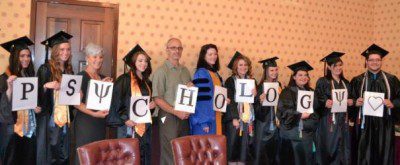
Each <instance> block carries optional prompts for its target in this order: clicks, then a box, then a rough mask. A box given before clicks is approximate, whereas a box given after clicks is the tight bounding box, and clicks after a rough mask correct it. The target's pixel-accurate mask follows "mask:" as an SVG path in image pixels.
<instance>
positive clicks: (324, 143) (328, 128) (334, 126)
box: [315, 77, 352, 165]
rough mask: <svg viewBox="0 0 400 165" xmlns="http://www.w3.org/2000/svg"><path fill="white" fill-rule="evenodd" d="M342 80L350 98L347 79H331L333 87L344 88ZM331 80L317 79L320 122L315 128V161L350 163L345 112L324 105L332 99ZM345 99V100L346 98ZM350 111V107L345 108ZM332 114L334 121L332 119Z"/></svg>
mask: <svg viewBox="0 0 400 165" xmlns="http://www.w3.org/2000/svg"><path fill="white" fill-rule="evenodd" d="M343 82H344V84H345V85H346V89H347V91H348V94H349V95H348V99H352V97H351V95H350V90H351V88H350V83H349V81H347V80H341V81H340V82H339V83H338V82H337V81H333V84H334V86H335V89H345V87H344V86H343ZM331 84H332V83H331V80H329V79H327V78H326V77H321V78H320V79H318V81H317V86H316V89H315V96H316V97H317V99H318V102H319V105H321V106H320V107H319V108H320V110H318V112H320V122H319V125H318V130H317V132H316V133H317V143H316V149H317V162H318V163H319V164H343V165H345V164H351V154H350V153H351V148H350V147H351V146H350V132H349V125H348V121H347V113H335V114H333V113H331V109H328V108H326V107H325V106H324V105H325V103H326V101H327V100H328V99H330V100H332V85H331ZM346 101H347V100H346ZM347 110H348V111H351V109H349V108H348V109H347ZM333 115H335V116H334V119H335V123H333V121H332V119H333V118H332V117H333Z"/></svg>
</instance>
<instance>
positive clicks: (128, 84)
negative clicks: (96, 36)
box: [106, 45, 156, 165]
mask: <svg viewBox="0 0 400 165" xmlns="http://www.w3.org/2000/svg"><path fill="white" fill-rule="evenodd" d="M150 60H151V59H150V56H149V55H148V54H147V53H146V52H145V51H144V50H143V49H142V48H141V47H140V46H139V45H136V46H135V47H134V48H133V49H132V50H131V51H130V52H129V53H128V54H127V55H126V56H125V58H124V62H125V64H126V65H128V66H129V67H130V68H131V69H130V71H129V72H128V73H125V74H122V75H121V76H119V77H118V78H117V80H116V81H115V83H114V89H113V98H112V103H111V109H110V112H109V115H108V116H107V118H106V121H107V124H108V125H109V126H112V127H118V129H117V137H118V138H132V137H135V138H138V139H139V143H140V162H141V164H143V165H149V164H151V123H136V122H135V121H133V120H132V119H131V118H130V113H131V112H130V111H129V109H130V108H129V107H130V100H131V97H132V96H150V98H151V94H152V92H151V90H152V88H151V86H152V84H151V82H150V80H149V76H150V74H151V63H150ZM155 106H156V105H155V103H154V101H151V102H150V104H149V109H150V110H152V109H154V108H155Z"/></svg>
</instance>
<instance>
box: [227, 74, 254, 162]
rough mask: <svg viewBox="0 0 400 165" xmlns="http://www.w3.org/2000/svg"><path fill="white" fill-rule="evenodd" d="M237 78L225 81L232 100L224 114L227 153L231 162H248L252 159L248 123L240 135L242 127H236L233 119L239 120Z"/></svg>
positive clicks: (244, 125)
mask: <svg viewBox="0 0 400 165" xmlns="http://www.w3.org/2000/svg"><path fill="white" fill-rule="evenodd" d="M234 79H235V78H234V77H233V76H231V77H229V78H228V79H227V80H226V81H225V85H224V86H225V88H227V89H228V93H227V94H228V98H229V99H230V100H231V102H230V104H228V105H227V107H226V112H225V114H223V116H222V123H223V127H224V131H223V132H224V134H225V136H226V139H227V149H228V150H227V155H228V161H230V162H248V161H251V160H252V157H251V155H250V143H251V140H250V135H249V130H248V124H246V123H244V124H243V131H242V136H239V132H240V129H236V128H235V127H234V126H233V124H232V120H233V119H237V120H239V119H240V117H239V111H238V108H237V106H238V103H237V102H236V101H235V91H236V89H235V80H234Z"/></svg>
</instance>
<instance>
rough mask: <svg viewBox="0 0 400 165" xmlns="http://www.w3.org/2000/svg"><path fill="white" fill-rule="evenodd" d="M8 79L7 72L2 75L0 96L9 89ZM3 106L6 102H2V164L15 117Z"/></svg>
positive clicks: (0, 117) (0, 105) (0, 116)
mask: <svg viewBox="0 0 400 165" xmlns="http://www.w3.org/2000/svg"><path fill="white" fill-rule="evenodd" d="M7 79H8V76H7V74H6V73H3V74H2V75H0V97H3V94H4V93H5V92H6V90H7ZM3 106H5V104H0V139H1V140H0V164H5V162H4V161H5V160H4V158H5V157H6V155H5V154H6V149H7V146H8V144H9V142H10V140H11V137H12V135H13V133H14V131H13V123H14V118H13V116H12V113H11V111H9V110H8V109H7V108H4V107H3Z"/></svg>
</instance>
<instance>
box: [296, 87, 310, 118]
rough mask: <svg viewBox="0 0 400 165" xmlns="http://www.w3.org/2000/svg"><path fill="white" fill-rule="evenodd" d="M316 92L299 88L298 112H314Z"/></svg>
mask: <svg viewBox="0 0 400 165" xmlns="http://www.w3.org/2000/svg"><path fill="white" fill-rule="evenodd" d="M313 105H314V92H313V91H303V90H299V92H298V94H297V112H300V113H314V106H313Z"/></svg>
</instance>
